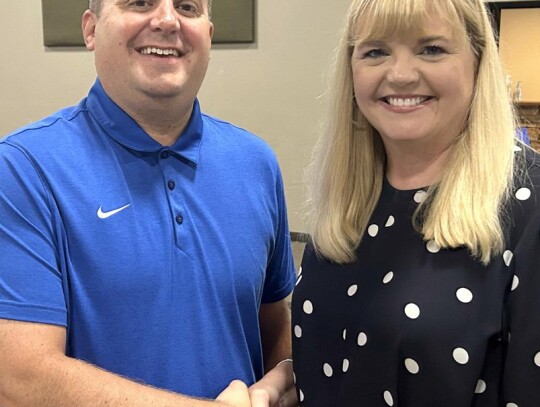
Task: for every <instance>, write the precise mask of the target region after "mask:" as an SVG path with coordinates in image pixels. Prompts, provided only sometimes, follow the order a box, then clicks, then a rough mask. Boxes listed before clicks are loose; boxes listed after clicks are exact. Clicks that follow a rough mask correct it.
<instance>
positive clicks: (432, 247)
mask: <svg viewBox="0 0 540 407" xmlns="http://www.w3.org/2000/svg"><path fill="white" fill-rule="evenodd" d="M426 248H427V249H428V252H430V253H438V252H439V251H440V250H441V246H439V245H438V244H437V243H435V240H430V241H429V242H427V244H426Z"/></svg>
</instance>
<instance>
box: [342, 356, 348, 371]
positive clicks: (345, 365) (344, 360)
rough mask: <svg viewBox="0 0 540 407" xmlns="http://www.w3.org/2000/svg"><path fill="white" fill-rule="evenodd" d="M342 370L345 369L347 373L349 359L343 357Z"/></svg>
mask: <svg viewBox="0 0 540 407" xmlns="http://www.w3.org/2000/svg"><path fill="white" fill-rule="evenodd" d="M341 370H343V373H347V370H349V360H348V359H343V365H342V366H341Z"/></svg>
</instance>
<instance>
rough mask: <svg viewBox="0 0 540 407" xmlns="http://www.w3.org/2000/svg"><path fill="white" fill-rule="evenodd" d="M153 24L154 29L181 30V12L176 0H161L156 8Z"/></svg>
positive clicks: (165, 30) (168, 31)
mask: <svg viewBox="0 0 540 407" xmlns="http://www.w3.org/2000/svg"><path fill="white" fill-rule="evenodd" d="M151 26H152V29H153V30H157V31H163V32H166V33H171V32H175V31H178V30H180V19H179V14H178V13H177V12H176V9H175V7H174V0H161V1H160V2H159V4H158V5H157V7H156V9H155V10H154V13H153V16H152V22H151Z"/></svg>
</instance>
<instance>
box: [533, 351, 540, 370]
mask: <svg viewBox="0 0 540 407" xmlns="http://www.w3.org/2000/svg"><path fill="white" fill-rule="evenodd" d="M534 364H535V365H536V366H538V367H540V352H538V353H537V354H536V355H534Z"/></svg>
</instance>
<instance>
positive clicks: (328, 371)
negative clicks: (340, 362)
mask: <svg viewBox="0 0 540 407" xmlns="http://www.w3.org/2000/svg"><path fill="white" fill-rule="evenodd" d="M323 372H324V375H325V376H326V377H332V375H333V374H334V369H332V366H330V365H329V364H328V363H325V364H324V366H323Z"/></svg>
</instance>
